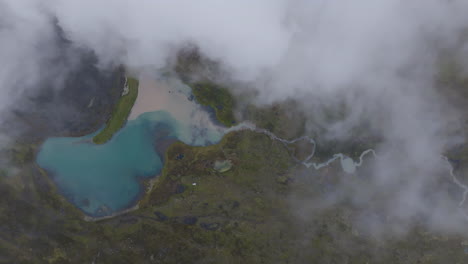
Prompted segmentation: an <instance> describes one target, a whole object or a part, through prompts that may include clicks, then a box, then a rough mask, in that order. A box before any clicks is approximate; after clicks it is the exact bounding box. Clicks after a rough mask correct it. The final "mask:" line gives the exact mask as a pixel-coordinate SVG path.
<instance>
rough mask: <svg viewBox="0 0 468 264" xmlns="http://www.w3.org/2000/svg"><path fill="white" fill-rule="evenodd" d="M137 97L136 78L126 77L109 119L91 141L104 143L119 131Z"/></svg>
mask: <svg viewBox="0 0 468 264" xmlns="http://www.w3.org/2000/svg"><path fill="white" fill-rule="evenodd" d="M127 89H128V90H127ZM137 97H138V80H137V79H135V78H130V77H127V79H126V84H125V87H124V92H123V93H122V96H121V97H120V99H119V101H118V102H117V105H116V106H115V110H114V111H113V113H112V115H111V117H110V119H109V120H108V121H107V122H106V126H105V127H104V129H103V130H102V131H100V132H99V133H98V134H97V135H96V136H94V137H93V142H94V143H95V144H104V143H106V142H107V141H108V140H110V139H111V138H112V136H113V135H114V134H115V133H116V132H117V131H119V129H120V128H122V127H123V126H124V125H125V122H126V121H127V118H128V115H129V114H130V111H131V110H132V107H133V104H134V103H135V100H136V99H137Z"/></svg>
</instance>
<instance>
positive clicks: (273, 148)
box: [0, 89, 468, 264]
mask: <svg viewBox="0 0 468 264" xmlns="http://www.w3.org/2000/svg"><path fill="white" fill-rule="evenodd" d="M211 92H212V93H215V95H211V94H204V96H208V97H210V98H218V96H221V97H222V96H225V95H216V93H221V94H222V93H224V92H227V91H224V92H222V91H221V90H220V89H213V90H211ZM228 95H229V94H228ZM229 96H230V95H229ZM199 98H203V96H201V97H199ZM198 100H199V99H198ZM202 100H203V99H202ZM214 101H216V100H214ZM217 102H218V103H219V102H223V101H222V100H221V101H217ZM207 105H210V104H208V103H207ZM290 109H291V108H290V107H289V106H288V105H276V106H274V107H263V108H256V107H251V108H250V109H249V110H248V111H249V112H248V117H250V118H251V120H253V121H254V122H256V123H257V125H258V126H259V127H263V128H266V129H269V130H271V131H273V132H275V133H277V134H278V135H279V136H282V137H286V138H293V137H295V136H298V135H301V133H303V131H304V127H303V126H302V125H301V119H302V118H303V117H301V115H294V116H295V117H298V120H292V119H291V116H290V115H288V114H287V112H288V110H290ZM227 120H229V119H227ZM89 122H95V120H90V121H89ZM121 125H123V124H121ZM226 125H230V124H226ZM293 125H294V126H293ZM118 128H120V127H118ZM118 128H117V129H118ZM288 128H289V130H288ZM291 131H293V132H291ZM67 133H68V131H66V132H64V134H67ZM44 139H45V137H44V138H41V139H36V140H34V141H32V142H30V141H28V142H24V141H21V140H19V141H17V142H15V144H14V145H13V146H12V147H11V149H10V150H6V151H5V155H7V156H9V157H11V158H12V161H11V163H12V166H9V167H8V170H6V171H7V172H8V173H6V174H7V176H2V177H0V192H1V193H2V199H0V223H1V225H0V263H48V264H51V263H59V264H65V263H96V264H97V263H112V264H118V263H356V264H362V263H382V264H386V263H392V264H393V263H467V262H468V254H467V253H466V252H468V251H466V249H467V248H468V241H466V240H464V239H463V238H461V237H458V236H456V235H452V236H446V235H442V234H437V233H430V232H428V231H427V230H425V229H423V228H420V227H417V226H416V227H412V228H408V233H407V234H403V235H400V236H395V237H378V236H376V235H375V234H373V233H372V232H371V231H370V229H368V228H367V227H366V226H363V225H362V224H361V223H359V222H356V219H357V218H356V217H358V216H360V215H362V214H363V212H365V211H366V210H368V209H369V208H374V209H375V211H377V212H378V211H379V206H380V205H381V204H380V203H379V201H383V202H384V201H385V197H375V199H370V201H372V202H371V203H370V204H369V205H367V206H366V207H365V208H358V207H356V206H354V205H353V204H351V203H350V202H349V201H351V200H352V196H351V195H352V194H353V192H351V191H349V190H348V189H346V188H351V186H358V187H359V188H358V190H357V191H359V190H361V189H366V187H367V186H369V183H368V182H367V179H366V178H365V177H360V175H343V172H342V171H341V170H340V169H339V167H338V165H337V164H332V165H331V166H330V167H328V168H325V169H323V170H319V171H315V170H313V169H305V168H304V167H303V166H302V165H300V164H298V162H297V160H295V159H294V156H295V157H297V158H302V157H305V156H306V155H307V153H308V149H309V147H310V144H307V143H303V144H301V143H297V144H291V145H290V146H288V145H285V144H282V143H280V142H278V141H275V140H272V139H271V138H269V137H268V136H266V135H264V134H260V133H255V132H252V131H247V130H246V131H238V132H233V133H230V134H228V135H226V136H225V137H224V138H223V140H222V141H221V142H220V143H219V144H216V145H212V146H208V147H192V146H188V145H185V144H183V143H181V142H175V143H173V144H172V145H170V146H169V147H168V149H167V150H166V151H165V159H164V162H165V165H164V169H163V172H162V174H161V175H160V176H159V177H158V178H156V179H154V181H153V182H152V183H150V182H145V183H144V188H150V187H151V189H150V190H149V191H148V193H147V194H146V195H145V196H144V197H143V198H142V200H141V201H140V203H139V209H137V210H135V211H132V212H129V213H126V214H123V215H119V216H116V217H114V218H111V219H106V220H102V221H96V222H88V221H84V220H83V217H84V216H83V214H82V213H81V212H80V211H79V210H78V209H76V208H75V207H74V206H72V205H71V204H70V203H68V202H67V201H66V200H65V199H64V198H63V197H62V196H61V195H60V194H59V192H58V190H57V189H56V187H55V185H54V184H53V181H52V178H50V175H47V174H46V173H45V171H43V170H41V169H40V168H38V167H37V165H36V164H35V163H34V158H35V153H37V150H38V148H39V147H40V143H41V140H44ZM362 143H363V144H367V143H366V142H362ZM328 146H329V148H323V149H322V146H321V145H319V146H318V148H317V150H316V151H317V152H316V153H317V154H316V155H317V156H316V158H317V159H321V160H322V159H323V160H324V159H327V158H329V155H330V154H331V153H332V152H333V151H337V150H339V151H340V152H341V151H344V152H348V153H354V152H356V155H357V154H358V152H359V151H360V150H358V149H354V148H353V146H348V147H349V149H344V148H343V147H342V146H341V145H340V144H339V143H336V144H332V145H328ZM357 146H360V145H357ZM361 147H362V148H367V146H364V145H362V146H361ZM226 160H229V161H230V162H231V163H232V166H231V167H230V169H229V170H227V171H224V172H220V171H217V170H216V167H215V163H216V162H217V161H226ZM365 169H366V167H365V166H363V168H362V170H365ZM447 182H448V183H450V181H449V180H447ZM439 187H440V186H439ZM340 188H341V189H340ZM373 198H374V197H373ZM379 199H380V200H379ZM324 205H326V206H324ZM382 219H384V220H385V221H389V222H390V223H389V224H390V226H391V224H392V223H391V221H393V220H392V219H387V218H385V216H383V217H382ZM383 227H385V226H383Z"/></svg>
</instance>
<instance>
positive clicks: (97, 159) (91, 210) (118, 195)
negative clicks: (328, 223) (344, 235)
mask: <svg viewBox="0 0 468 264" xmlns="http://www.w3.org/2000/svg"><path fill="white" fill-rule="evenodd" d="M140 83H141V84H143V87H141V88H142V89H141V90H140V91H139V95H138V96H139V98H138V99H137V103H136V105H135V106H134V109H132V114H131V116H130V117H129V120H128V122H127V124H126V125H125V126H124V127H123V128H122V129H121V130H120V131H118V132H117V133H116V134H115V135H114V137H113V138H112V139H111V140H110V141H108V142H107V143H105V144H102V145H95V144H93V143H92V142H91V140H90V139H91V138H92V137H93V136H94V135H95V134H96V133H97V132H98V131H97V132H95V133H92V134H89V135H85V136H83V137H55V138H49V139H48V140H47V141H46V142H44V144H43V145H42V147H41V150H40V152H39V153H38V157H37V163H38V164H39V165H40V166H41V167H42V168H44V169H46V170H47V171H49V172H50V173H51V175H52V178H53V180H54V181H55V183H56V184H57V186H58V187H59V189H60V191H61V192H62V193H63V194H64V196H65V197H66V198H67V199H68V200H69V201H70V202H72V203H73V204H74V205H75V206H77V207H78V208H79V209H81V210H82V211H83V212H84V213H85V214H86V215H88V216H91V217H108V216H111V215H114V214H115V213H118V212H123V211H125V210H127V209H128V208H129V207H130V206H132V205H133V204H135V203H137V201H138V199H139V197H140V196H141V195H142V191H143V190H142V186H141V184H140V179H144V178H150V177H154V176H156V175H158V174H160V172H161V170H162V166H163V163H164V162H163V158H162V157H163V156H162V155H163V154H162V153H158V152H157V151H156V150H155V149H157V147H158V146H159V145H163V144H165V142H167V141H168V140H174V139H177V140H180V141H182V142H184V143H186V144H188V145H191V146H207V145H211V144H216V143H218V142H219V141H220V140H221V139H222V137H223V136H224V135H225V134H227V133H230V132H234V131H240V130H251V131H254V132H256V133H261V134H264V135H267V136H268V137H270V138H271V139H272V140H276V141H279V142H281V143H283V144H284V145H290V144H294V143H297V142H299V141H306V142H309V143H310V144H311V145H312V148H311V150H310V154H309V155H307V156H306V157H305V158H304V159H303V160H300V161H299V162H300V163H301V164H302V165H304V166H305V167H306V168H313V169H315V170H319V169H321V168H324V167H327V166H329V165H330V164H331V163H332V162H334V161H336V160H340V165H341V168H342V169H343V171H344V172H346V173H354V172H355V171H356V170H357V168H359V167H360V166H361V165H362V164H363V160H364V158H365V157H366V156H367V155H370V154H371V155H373V156H374V157H375V158H377V154H376V153H375V151H374V150H373V149H368V150H366V151H364V152H362V153H361V155H360V157H359V160H358V161H354V160H353V159H352V158H350V157H348V156H346V155H344V154H343V153H337V154H334V155H333V156H332V157H331V158H330V159H328V160H327V161H325V162H322V163H315V162H311V159H312V158H313V156H314V154H315V147H316V142H315V141H314V140H313V139H312V138H311V137H308V136H302V137H299V138H296V139H292V140H286V139H283V138H280V137H278V136H276V135H275V134H273V133H272V132H270V131H268V130H266V129H263V128H258V127H256V126H255V125H254V124H252V123H250V122H242V123H240V124H238V125H236V126H234V127H231V128H226V127H223V126H220V125H219V124H217V123H216V122H213V117H212V116H211V115H210V113H208V111H206V108H204V107H202V106H200V105H198V104H197V103H195V102H194V101H193V100H192V99H193V96H192V94H191V89H190V87H188V86H186V85H185V84H183V83H181V82H180V81H179V80H175V79H171V78H160V79H158V80H145V79H143V80H141V82H140ZM145 85H146V86H145ZM145 87H146V88H145ZM92 100H94V99H92ZM155 135H157V136H156V138H157V139H156V140H155ZM445 160H446V161H447V164H448V169H449V171H450V175H451V177H452V180H453V182H454V183H455V184H456V185H457V186H459V187H460V188H462V189H463V191H464V192H463V198H462V200H461V201H460V203H459V206H460V207H461V206H462V205H463V204H464V203H465V200H466V197H467V195H468V187H467V186H466V185H464V184H462V183H461V182H460V181H459V180H458V179H457V178H456V176H455V175H454V173H453V170H454V169H453V166H452V165H451V164H450V162H449V161H448V159H447V158H445Z"/></svg>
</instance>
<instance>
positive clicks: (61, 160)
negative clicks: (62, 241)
mask: <svg viewBox="0 0 468 264" xmlns="http://www.w3.org/2000/svg"><path fill="white" fill-rule="evenodd" d="M162 129H163V130H164V131H167V133H166V134H165V135H164V137H157V138H156V137H155V134H156V133H157V131H158V130H162ZM95 134H96V133H93V134H90V135H86V136H83V137H54V138H49V139H47V140H46V141H45V142H44V144H43V145H42V147H41V150H40V152H39V153H38V156H37V163H38V164H39V166H41V167H42V168H44V169H46V170H47V171H49V172H50V173H51V175H52V177H53V179H54V181H55V183H56V184H57V186H58V187H59V190H60V191H61V192H62V193H63V194H64V196H65V197H66V198H67V199H68V200H69V201H70V202H72V203H73V204H74V205H75V206H77V207H78V208H80V209H81V210H82V211H83V212H85V213H86V214H88V215H91V216H97V217H101V216H107V215H111V214H113V213H116V212H118V211H121V210H124V209H126V208H129V207H130V206H131V205H133V204H134V203H135V201H136V200H137V199H138V198H139V195H140V194H141V193H142V186H141V184H140V182H139V178H148V177H154V176H156V175H157V174H159V173H160V172H161V169H162V166H163V161H162V157H160V156H159V155H158V153H157V152H156V150H155V145H157V144H158V143H161V142H162V141H164V140H167V139H171V138H176V139H179V140H181V141H183V142H185V143H187V144H191V145H208V144H213V143H217V142H218V141H219V140H220V139H221V137H222V135H223V133H221V132H220V131H208V132H207V131H204V129H203V128H199V127H196V126H193V125H186V124H181V123H179V122H178V121H177V120H175V119H174V118H173V117H172V116H171V115H170V114H169V113H168V112H166V111H156V112H149V113H144V114H142V115H140V116H139V117H138V118H137V119H135V120H131V121H128V122H127V124H126V125H125V126H124V127H123V128H122V129H121V130H120V131H119V132H117V133H116V134H115V135H114V136H113V138H112V139H111V140H110V141H108V142H107V143H105V144H102V145H96V144H94V143H92V141H91V140H92V137H93V136H94V135H95ZM194 135H196V136H194Z"/></svg>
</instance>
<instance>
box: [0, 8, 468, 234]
mask: <svg viewBox="0 0 468 264" xmlns="http://www.w3.org/2000/svg"><path fill="white" fill-rule="evenodd" d="M0 10H1V11H0V36H1V37H0V59H1V60H2V62H3V65H2V67H1V69H0V84H1V87H2V89H3V90H2V96H1V97H0V100H1V104H0V105H1V107H2V108H3V109H0V110H3V111H7V110H9V109H11V108H12V107H13V106H12V104H13V103H14V102H16V101H18V100H21V99H22V98H23V97H24V96H25V94H28V93H33V92H34V91H35V89H36V88H37V87H38V84H39V83H41V82H44V80H46V79H47V80H49V83H52V84H54V85H53V86H54V89H60V87H62V86H63V79H64V76H67V74H69V73H71V72H73V69H74V67H76V65H77V61H79V57H78V56H79V54H81V53H82V52H90V53H92V54H94V55H95V56H96V57H97V61H96V64H95V65H96V67H98V68H100V69H107V70H109V69H112V68H114V67H117V66H118V65H125V66H126V67H127V68H129V69H132V70H134V71H135V72H151V71H153V72H156V71H157V70H158V69H161V68H164V67H166V66H167V65H168V63H169V62H170V60H171V58H173V56H174V54H176V53H177V51H178V50H180V49H181V48H182V47H184V46H185V45H187V43H191V44H194V45H195V46H197V47H198V49H199V51H200V53H201V54H202V55H203V56H205V57H207V58H209V59H211V60H214V61H217V62H219V63H220V65H221V67H222V68H223V69H224V72H228V73H229V76H225V78H226V79H229V80H234V81H236V82H237V83H243V84H245V86H246V87H247V86H248V87H251V88H253V89H255V91H256V92H258V97H257V98H256V100H257V103H259V104H269V103H272V102H281V101H283V100H286V99H293V100H296V101H297V102H298V104H299V105H300V108H301V111H302V112H303V113H305V116H306V117H307V120H306V124H307V132H309V133H312V132H314V131H317V130H318V128H320V131H321V133H323V134H322V135H321V137H322V138H324V140H341V141H346V140H352V139H353V138H354V137H355V136H356V134H355V132H354V131H355V130H356V129H357V128H359V127H360V126H362V124H364V123H367V124H370V125H369V127H368V131H366V133H367V132H368V133H370V134H377V135H379V137H380V138H381V140H380V141H379V143H378V144H376V145H375V147H374V148H375V150H376V151H377V153H378V155H379V157H380V158H379V159H378V160H375V161H369V162H370V163H371V164H370V165H369V168H368V169H367V171H366V172H365V173H366V175H367V177H369V181H368V186H367V187H366V188H365V190H361V191H359V186H355V190H354V191H353V192H352V193H353V195H355V196H352V197H354V198H352V197H351V198H350V197H347V198H346V199H352V200H353V203H355V204H356V205H359V206H363V205H364V204H366V203H369V202H370V201H371V200H372V199H373V197H374V195H375V194H378V193H381V192H382V191H385V192H386V193H387V194H388V195H387V200H386V202H385V203H386V205H385V206H382V207H381V208H379V210H382V211H383V214H384V215H390V216H392V217H394V218H398V219H399V221H398V224H391V223H388V225H391V228H387V229H388V230H390V232H393V231H395V230H400V231H401V230H403V231H401V232H402V233H404V232H405V231H406V230H407V229H408V228H410V227H411V226H412V225H413V224H414V223H416V222H415V220H414V219H419V218H425V219H426V220H427V221H425V223H426V225H427V226H428V227H429V228H432V229H435V230H438V231H447V230H450V231H451V232H458V231H459V232H461V230H462V227H463V224H464V223H465V224H466V222H464V221H465V220H464V216H463V214H460V210H462V209H461V208H460V207H459V206H458V202H459V201H457V200H455V201H454V199H453V198H452V197H451V196H450V195H449V194H447V193H446V190H445V189H442V188H440V189H438V186H437V182H438V181H440V180H441V179H449V180H450V179H451V176H450V173H449V170H448V169H447V164H446V162H445V161H444V160H443V159H442V158H441V156H442V155H443V154H445V153H446V152H447V151H449V150H450V149H451V148H452V147H454V146H456V145H460V144H462V143H463V142H464V137H465V134H466V131H465V130H464V127H463V124H464V121H465V120H464V119H463V110H464V109H463V107H460V104H454V103H452V102H451V101H450V98H451V97H450V95H452V96H454V97H457V96H456V94H455V95H453V93H454V91H453V89H451V90H450V91H448V90H447V87H445V86H444V85H440V84H438V83H437V82H436V80H437V75H438V74H439V71H440V68H439V62H440V60H441V57H443V56H444V52H446V51H447V50H450V51H451V52H452V53H454V54H455V56H453V57H454V58H456V59H457V60H458V61H457V62H458V63H460V64H461V65H462V66H463V64H464V63H466V62H467V59H468V53H467V52H466V50H468V45H466V41H465V40H464V34H466V30H467V26H468V16H466V13H467V11H468V2H467V1H463V0H413V1H401V0H381V1H375V0H361V1H357V0H345V1H338V0H328V1H318V0H317V1H302V0H294V1H286V0H256V1H244V0H241V1H230V2H226V1H223V2H220V1H215V0H204V1H187V0H185V1H184V0H177V1H161V0H153V1H148V0H139V1H128V0H112V1H110V0H102V1H98V2H96V1H91V0H80V1H78V0H69V1H57V0H50V1H39V0H23V1H17V0H6V1H3V2H2V3H0ZM57 29H60V32H61V35H62V36H61V37H63V38H64V39H66V40H67V41H69V47H68V49H67V50H66V52H65V54H66V55H65V57H66V58H67V59H66V60H62V63H61V64H55V63H54V61H56V60H55V58H56V57H57V56H59V53H58V52H57V50H60V49H59V48H58V46H57ZM236 88H237V89H244V88H242V87H236ZM236 88H233V89H236ZM455 88H457V87H455ZM465 88H466V87H465ZM460 89H462V88H460ZM456 90H457V89H455V91H456ZM463 102H464V101H463ZM461 105H463V104H461ZM335 106H336V107H337V108H344V109H346V112H345V115H344V117H343V118H341V119H329V118H327V117H326V115H324V114H323V113H324V111H325V109H332V110H333V109H334V108H335ZM310 174H311V177H313V174H314V173H312V172H311V173H310ZM429 188H430V190H431V191H428V189H429ZM461 191H462V190H461ZM457 199H458V198H457ZM292 200H294V199H292ZM294 202H295V203H296V207H297V208H298V210H303V209H304V208H305V207H308V205H307V203H312V202H314V203H320V201H316V200H314V201H308V200H307V199H306V200H302V201H301V203H303V204H297V203H299V201H297V200H294ZM460 217H461V218H460ZM360 218H365V215H361V216H359V215H358V216H357V219H360ZM356 222H362V221H356ZM369 226H372V225H369ZM386 227H388V226H386ZM380 229H384V228H383V227H382V228H380ZM400 231H398V232H400ZM395 232H396V231H395Z"/></svg>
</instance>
